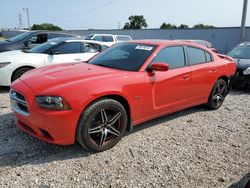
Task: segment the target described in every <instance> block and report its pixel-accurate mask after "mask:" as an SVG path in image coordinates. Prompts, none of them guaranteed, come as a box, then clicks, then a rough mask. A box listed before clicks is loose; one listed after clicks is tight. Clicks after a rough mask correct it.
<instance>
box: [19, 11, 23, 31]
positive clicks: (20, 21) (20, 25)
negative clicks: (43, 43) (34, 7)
mask: <svg viewBox="0 0 250 188" xmlns="http://www.w3.org/2000/svg"><path fill="white" fill-rule="evenodd" d="M18 20H19V26H18V28H19V29H23V22H22V14H20V13H19V14H18Z"/></svg>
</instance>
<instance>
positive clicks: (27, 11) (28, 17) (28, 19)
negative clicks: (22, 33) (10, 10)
mask: <svg viewBox="0 0 250 188" xmlns="http://www.w3.org/2000/svg"><path fill="white" fill-rule="evenodd" d="M23 10H26V14H27V21H28V29H29V30H30V15H29V9H28V8H23Z"/></svg>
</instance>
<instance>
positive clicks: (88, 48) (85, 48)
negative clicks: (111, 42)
mask: <svg viewBox="0 0 250 188" xmlns="http://www.w3.org/2000/svg"><path fill="white" fill-rule="evenodd" d="M101 50H102V49H101V45H99V44H92V43H82V52H83V53H97V52H100V51H101Z"/></svg>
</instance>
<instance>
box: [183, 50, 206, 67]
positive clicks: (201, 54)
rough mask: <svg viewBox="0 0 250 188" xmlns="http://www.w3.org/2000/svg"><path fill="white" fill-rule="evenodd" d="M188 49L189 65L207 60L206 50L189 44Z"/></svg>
mask: <svg viewBox="0 0 250 188" xmlns="http://www.w3.org/2000/svg"><path fill="white" fill-rule="evenodd" d="M186 49H187V54H188V60H189V65H196V64H200V63H205V62H207V60H206V56H205V51H203V50H201V49H198V48H194V47H189V46H187V48H186Z"/></svg>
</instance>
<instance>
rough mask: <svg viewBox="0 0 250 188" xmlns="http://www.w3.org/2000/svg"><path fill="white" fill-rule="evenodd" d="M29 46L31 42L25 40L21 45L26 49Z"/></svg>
mask: <svg viewBox="0 0 250 188" xmlns="http://www.w3.org/2000/svg"><path fill="white" fill-rule="evenodd" d="M30 44H31V41H29V40H27V41H25V42H24V43H23V45H24V46H26V47H28V46H29V45H30Z"/></svg>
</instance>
